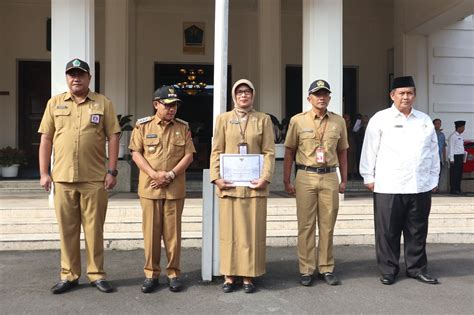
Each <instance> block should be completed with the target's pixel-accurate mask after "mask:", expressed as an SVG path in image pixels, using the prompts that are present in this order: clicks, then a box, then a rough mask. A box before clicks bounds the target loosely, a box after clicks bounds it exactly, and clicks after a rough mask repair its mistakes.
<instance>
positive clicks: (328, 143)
mask: <svg viewBox="0 0 474 315" xmlns="http://www.w3.org/2000/svg"><path fill="white" fill-rule="evenodd" d="M340 138H341V134H340V133H339V132H337V131H329V132H327V133H326V135H325V147H327V148H328V149H329V148H336V147H337V143H338V142H339V139H340Z"/></svg>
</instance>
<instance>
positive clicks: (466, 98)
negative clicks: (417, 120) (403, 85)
mask: <svg viewBox="0 0 474 315" xmlns="http://www.w3.org/2000/svg"><path fill="white" fill-rule="evenodd" d="M428 60H429V72H428V79H429V80H428V82H429V114H430V116H431V117H432V118H436V117H438V118H440V119H441V120H442V122H443V128H444V130H445V131H446V136H448V135H449V134H450V133H451V132H452V131H453V130H454V121H456V120H466V121H467V123H466V131H465V132H464V138H465V139H474V17H473V16H472V15H471V16H469V17H467V18H466V19H464V20H463V21H460V22H458V23H455V24H453V25H451V26H449V27H447V28H445V29H443V30H440V31H438V32H436V33H434V34H432V35H430V36H429V40H428Z"/></svg>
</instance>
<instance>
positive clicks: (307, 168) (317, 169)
mask: <svg viewBox="0 0 474 315" xmlns="http://www.w3.org/2000/svg"><path fill="white" fill-rule="evenodd" d="M296 168H297V169H299V170H305V171H308V172H314V173H318V174H326V173H332V172H335V171H336V168H335V167H312V166H305V165H296Z"/></svg>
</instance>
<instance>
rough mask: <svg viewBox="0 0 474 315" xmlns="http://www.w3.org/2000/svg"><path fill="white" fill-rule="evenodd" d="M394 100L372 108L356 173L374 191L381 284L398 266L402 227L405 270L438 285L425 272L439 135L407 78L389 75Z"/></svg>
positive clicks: (392, 276) (389, 281) (391, 277)
mask: <svg viewBox="0 0 474 315" xmlns="http://www.w3.org/2000/svg"><path fill="white" fill-rule="evenodd" d="M390 97H391V99H392V101H393V105H392V106H391V107H390V108H387V109H385V110H381V111H379V112H377V113H376V114H375V115H374V116H373V117H372V119H371V120H370V121H369V124H368V126H367V130H366V132H365V137H364V144H363V147H362V156H361V161H360V174H361V175H362V177H363V178H364V184H365V185H366V186H367V188H368V189H369V190H370V191H373V192H374V219H375V247H376V248H375V249H376V256H377V264H378V267H379V270H380V273H381V277H380V281H381V282H382V283H383V284H387V285H390V284H393V283H394V282H395V277H396V276H397V274H398V271H399V269H400V268H399V259H400V236H401V233H402V232H403V239H404V251H405V266H406V274H407V276H408V277H410V278H415V279H417V280H419V281H421V282H423V283H429V284H437V283H438V280H437V279H436V278H434V277H432V276H430V275H429V274H428V273H427V264H428V261H427V258H426V250H425V248H426V236H427V234H428V216H429V214H430V209H431V192H432V191H433V190H436V189H437V186H438V175H439V168H440V165H439V154H438V140H437V136H436V132H435V130H434V127H433V123H432V121H431V118H430V117H429V116H428V115H426V114H424V113H422V112H420V111H417V110H415V109H413V104H414V102H415V98H416V89H415V83H414V81H413V78H412V77H399V78H395V79H394V80H393V84H392V90H391V92H390Z"/></svg>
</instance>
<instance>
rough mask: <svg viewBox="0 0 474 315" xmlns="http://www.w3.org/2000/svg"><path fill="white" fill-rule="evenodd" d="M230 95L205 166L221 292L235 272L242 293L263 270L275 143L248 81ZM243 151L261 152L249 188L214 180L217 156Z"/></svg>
mask: <svg viewBox="0 0 474 315" xmlns="http://www.w3.org/2000/svg"><path fill="white" fill-rule="evenodd" d="M232 99H233V101H234V109H233V110H231V111H229V112H226V113H223V114H221V115H219V116H218V117H217V119H216V126H215V130H214V140H213V144H212V152H211V166H210V172H211V181H212V182H213V183H214V184H215V185H216V186H217V195H218V197H219V204H220V219H219V230H220V253H221V257H220V272H221V273H222V274H224V275H225V281H224V285H223V291H224V292H225V293H228V292H232V291H233V290H234V288H235V277H236V276H241V277H243V283H244V290H245V292H246V293H252V292H253V291H254V290H255V286H254V284H253V281H252V278H253V277H258V276H261V275H263V274H264V273H265V247H266V244H265V242H266V217H267V197H268V194H269V187H268V183H269V182H270V181H271V178H272V175H273V166H274V164H275V144H274V140H273V128H272V122H271V119H270V116H268V115H266V114H264V113H260V112H256V111H255V110H254V109H253V101H254V99H255V88H254V86H253V84H252V82H250V81H249V80H245V79H242V80H239V81H237V82H236V83H235V84H234V86H233V88H232ZM245 151H247V153H249V154H263V156H264V164H263V171H262V175H261V177H260V178H258V179H255V180H253V181H252V185H253V186H252V187H242V186H239V187H236V186H234V185H233V184H232V183H231V182H229V181H226V180H224V179H222V178H220V174H219V171H220V162H219V160H220V154H223V153H228V154H243V153H245Z"/></svg>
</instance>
